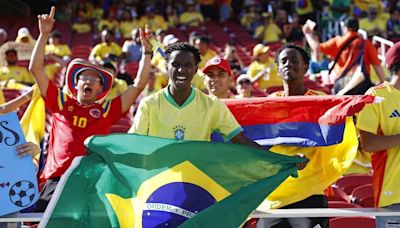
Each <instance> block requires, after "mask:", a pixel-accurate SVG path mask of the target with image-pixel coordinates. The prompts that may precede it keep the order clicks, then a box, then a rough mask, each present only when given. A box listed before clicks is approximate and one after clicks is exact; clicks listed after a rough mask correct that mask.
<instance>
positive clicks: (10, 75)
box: [0, 49, 35, 85]
mask: <svg viewBox="0 0 400 228" xmlns="http://www.w3.org/2000/svg"><path fill="white" fill-rule="evenodd" d="M5 57H6V62H7V66H3V67H2V68H1V71H0V81H14V82H17V83H22V84H25V85H32V84H33V83H35V79H34V78H33V76H32V75H31V73H30V72H29V71H28V69H27V68H25V67H21V66H18V65H17V61H18V56H17V51H16V50H15V49H8V50H7V51H6V52H5Z"/></svg>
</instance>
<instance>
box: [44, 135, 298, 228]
mask: <svg viewBox="0 0 400 228" xmlns="http://www.w3.org/2000/svg"><path fill="white" fill-rule="evenodd" d="M86 146H87V148H88V149H89V150H90V151H91V152H92V154H91V155H88V156H86V157H83V158H82V157H81V158H78V159H75V160H74V162H73V164H72V165H71V167H70V168H69V169H68V171H67V173H66V174H65V175H64V176H63V177H62V178H61V180H60V183H59V185H58V186H57V189H56V192H55V194H54V195H53V198H52V200H51V202H50V204H49V206H48V208H47V210H46V212H45V214H44V216H43V219H42V221H41V223H40V226H39V227H129V228H131V227H160V226H163V227H177V226H183V227H238V226H239V225H240V224H242V223H243V222H244V221H245V220H246V218H247V216H248V215H249V214H250V213H251V212H252V211H253V210H254V209H255V208H256V207H257V206H258V205H259V204H260V203H261V202H262V201H263V200H264V199H265V197H266V196H267V195H268V194H269V193H270V192H272V191H273V190H274V189H275V188H277V187H278V186H279V184H280V183H282V182H283V181H284V180H285V179H286V178H287V177H288V176H290V175H291V176H297V169H296V163H298V162H304V159H303V158H299V157H289V156H285V155H279V154H274V153H270V152H267V151H264V150H259V149H255V148H251V147H248V146H243V145H236V144H224V143H211V142H195V141H191V142H190V141H187V142H180V143H178V142H177V141H175V140H172V139H161V138H155V137H148V136H139V135H134V134H112V135H109V136H94V137H92V138H89V139H88V140H87V141H86Z"/></svg>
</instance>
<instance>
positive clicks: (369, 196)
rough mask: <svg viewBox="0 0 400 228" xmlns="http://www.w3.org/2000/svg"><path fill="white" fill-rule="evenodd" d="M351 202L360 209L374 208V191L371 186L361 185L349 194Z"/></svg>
mask: <svg viewBox="0 0 400 228" xmlns="http://www.w3.org/2000/svg"><path fill="white" fill-rule="evenodd" d="M351 195H352V198H353V201H354V202H355V203H356V204H358V205H360V206H362V207H374V190H373V188H372V184H365V185H361V186H359V187H357V188H355V189H354V190H353V192H352V193H351Z"/></svg>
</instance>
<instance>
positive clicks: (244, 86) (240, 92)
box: [235, 74, 253, 98]
mask: <svg viewBox="0 0 400 228" xmlns="http://www.w3.org/2000/svg"><path fill="white" fill-rule="evenodd" d="M236 92H237V95H236V96H235V98H249V97H253V95H252V93H253V83H251V78H250V77H249V76H248V75H247V74H241V75H239V77H238V78H237V79H236Z"/></svg>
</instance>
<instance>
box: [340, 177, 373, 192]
mask: <svg viewBox="0 0 400 228" xmlns="http://www.w3.org/2000/svg"><path fill="white" fill-rule="evenodd" d="M371 183H372V176H371V175H368V174H351V175H348V176H343V177H341V178H340V179H339V180H337V181H336V186H338V187H339V188H341V189H342V190H343V191H344V192H345V193H346V194H347V195H351V193H352V192H353V190H354V189H355V188H356V187H358V186H361V185H365V184H371Z"/></svg>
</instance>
